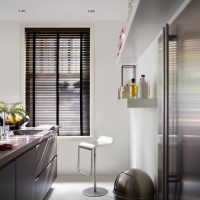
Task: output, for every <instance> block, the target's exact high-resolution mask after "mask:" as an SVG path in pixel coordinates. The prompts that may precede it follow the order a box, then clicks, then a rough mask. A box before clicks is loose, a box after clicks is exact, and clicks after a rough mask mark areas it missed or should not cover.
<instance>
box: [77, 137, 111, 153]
mask: <svg viewBox="0 0 200 200" xmlns="http://www.w3.org/2000/svg"><path fill="white" fill-rule="evenodd" d="M112 142H113V138H112V137H107V136H101V137H99V138H98V139H96V140H92V141H91V142H81V143H80V144H79V147H82V148H86V149H88V150H89V149H94V148H97V147H98V146H105V145H109V144H112Z"/></svg>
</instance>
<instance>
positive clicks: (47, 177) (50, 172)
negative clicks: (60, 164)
mask: <svg viewBox="0 0 200 200" xmlns="http://www.w3.org/2000/svg"><path fill="white" fill-rule="evenodd" d="M56 176H57V157H55V158H54V159H53V160H52V161H51V163H50V164H49V165H48V166H47V167H46V168H45V170H44V171H43V172H42V173H41V174H40V176H39V177H38V178H37V179H36V180H35V182H36V200H42V199H44V197H45V196H46V195H47V193H48V191H49V190H50V188H51V186H52V184H53V182H54V180H55V178H56Z"/></svg>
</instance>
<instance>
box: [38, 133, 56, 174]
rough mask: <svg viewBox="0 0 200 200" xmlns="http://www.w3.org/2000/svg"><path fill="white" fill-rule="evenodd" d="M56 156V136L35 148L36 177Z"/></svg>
mask: <svg viewBox="0 0 200 200" xmlns="http://www.w3.org/2000/svg"><path fill="white" fill-rule="evenodd" d="M56 154H57V142H56V135H52V136H51V137H49V138H47V139H46V140H44V141H43V142H42V143H40V144H38V145H37V146H36V177H37V176H38V175H39V174H40V173H41V172H42V171H43V170H44V169H45V167H46V166H47V165H48V164H49V163H50V162H51V160H52V159H53V158H54V157H55V156H56Z"/></svg>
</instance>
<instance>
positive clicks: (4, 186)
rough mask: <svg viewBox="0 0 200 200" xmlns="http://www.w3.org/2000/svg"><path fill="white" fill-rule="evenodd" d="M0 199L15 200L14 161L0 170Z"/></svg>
mask: <svg viewBox="0 0 200 200" xmlns="http://www.w3.org/2000/svg"><path fill="white" fill-rule="evenodd" d="M0 199H1V200H14V199H15V161H13V162H12V163H11V164H9V165H7V166H5V167H3V168H2V169H0Z"/></svg>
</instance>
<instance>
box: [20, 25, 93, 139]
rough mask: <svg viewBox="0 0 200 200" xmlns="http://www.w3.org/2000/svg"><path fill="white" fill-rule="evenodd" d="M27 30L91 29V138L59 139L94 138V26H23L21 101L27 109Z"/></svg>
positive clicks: (21, 34) (21, 29) (21, 42)
mask: <svg viewBox="0 0 200 200" xmlns="http://www.w3.org/2000/svg"><path fill="white" fill-rule="evenodd" d="M25 28H89V29H90V135H89V136H67V135H66V136H59V138H62V137H64V138H68V137H69V138H80V137H81V138H88V137H93V136H94V121H95V119H94V80H95V79H94V25H93V24H90V23H84V24H82V23H81V24H79V23H73V24H52V23H51V24H49V23H42V24H30V23H29V24H21V27H20V36H21V41H20V45H21V56H20V57H21V63H20V66H21V68H20V76H21V77H20V101H21V102H22V104H23V106H24V108H25V109H26V107H25V106H26V103H25V102H26V96H25V94H26V85H25V84H26V80H25V76H26V41H25Z"/></svg>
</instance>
